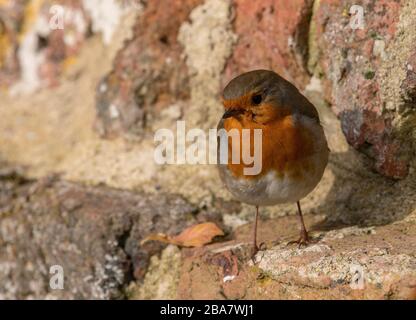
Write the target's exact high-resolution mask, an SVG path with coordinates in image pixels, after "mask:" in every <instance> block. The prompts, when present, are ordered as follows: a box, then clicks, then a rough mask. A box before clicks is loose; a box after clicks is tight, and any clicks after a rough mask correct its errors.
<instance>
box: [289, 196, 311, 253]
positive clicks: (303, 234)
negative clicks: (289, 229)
mask: <svg viewBox="0 0 416 320" xmlns="http://www.w3.org/2000/svg"><path fill="white" fill-rule="evenodd" d="M296 204H297V206H298V217H299V222H300V237H299V239H298V240H296V241H290V242H289V243H288V245H289V244H293V243H296V244H298V245H299V248H300V247H301V246H302V245H307V244H309V242H310V239H309V236H308V231H306V227H305V222H304V221H303V215H302V209H301V208H300V202H299V201H298V202H296Z"/></svg>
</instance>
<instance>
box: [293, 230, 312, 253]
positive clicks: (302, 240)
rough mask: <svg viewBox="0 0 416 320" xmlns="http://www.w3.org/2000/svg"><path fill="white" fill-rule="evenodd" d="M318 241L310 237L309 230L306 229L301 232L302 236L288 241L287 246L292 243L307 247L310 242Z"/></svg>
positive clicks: (299, 246)
mask: <svg viewBox="0 0 416 320" xmlns="http://www.w3.org/2000/svg"><path fill="white" fill-rule="evenodd" d="M315 242H316V241H314V240H312V239H311V238H309V235H308V232H306V231H302V232H301V233H300V237H299V239H298V240H294V241H289V242H288V243H287V246H289V245H292V244H297V245H298V248H299V249H300V248H301V247H302V246H305V247H307V246H308V245H309V244H311V243H315Z"/></svg>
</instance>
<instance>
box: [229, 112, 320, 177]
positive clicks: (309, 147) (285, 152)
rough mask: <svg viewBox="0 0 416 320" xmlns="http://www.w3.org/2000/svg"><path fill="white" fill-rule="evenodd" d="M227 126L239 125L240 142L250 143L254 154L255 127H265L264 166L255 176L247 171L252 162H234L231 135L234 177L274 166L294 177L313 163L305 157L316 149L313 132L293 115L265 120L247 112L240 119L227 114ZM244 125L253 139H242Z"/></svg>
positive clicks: (230, 150) (234, 127)
mask: <svg viewBox="0 0 416 320" xmlns="http://www.w3.org/2000/svg"><path fill="white" fill-rule="evenodd" d="M224 129H225V130H227V131H229V130H231V129H237V130H238V131H239V133H240V144H242V143H250V152H251V155H252V156H253V155H254V134H253V133H254V129H261V130H262V169H261V172H260V173H259V174H258V175H256V176H252V175H251V176H250V175H246V176H245V175H244V168H246V167H251V166H252V164H244V163H243V161H240V163H239V164H233V163H232V161H231V156H232V140H231V139H229V141H228V150H229V152H228V168H229V170H230V171H231V173H232V174H233V175H234V176H235V177H242V176H245V178H248V179H253V178H257V177H260V176H262V175H265V174H267V173H268V172H270V171H271V170H274V171H275V172H276V173H277V174H278V175H279V176H283V175H290V176H291V177H292V178H294V179H300V178H302V177H301V173H302V172H303V170H305V169H306V170H308V166H310V164H309V161H308V160H307V159H306V158H307V157H308V156H309V155H312V154H313V152H314V150H313V149H314V142H313V139H312V134H311V133H310V132H309V130H308V129H307V128H305V127H304V126H301V125H299V124H296V125H295V122H294V119H293V116H292V115H286V116H284V117H281V118H278V119H276V120H274V121H272V122H269V123H266V124H260V123H256V122H253V121H252V120H251V119H250V118H249V117H247V116H242V118H241V119H240V120H237V119H235V118H227V119H226V120H225V121H224ZM242 129H250V141H243V139H242V138H243V137H242V133H241V130H242ZM247 140H248V139H247ZM241 156H242V148H240V159H242V157H241ZM310 169H311V170H312V169H313V168H310Z"/></svg>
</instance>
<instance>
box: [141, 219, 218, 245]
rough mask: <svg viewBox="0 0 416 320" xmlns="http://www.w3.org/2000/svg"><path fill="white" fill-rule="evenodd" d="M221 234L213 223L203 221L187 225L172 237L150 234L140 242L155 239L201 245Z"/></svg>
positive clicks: (179, 243) (177, 243)
mask: <svg viewBox="0 0 416 320" xmlns="http://www.w3.org/2000/svg"><path fill="white" fill-rule="evenodd" d="M222 235H224V232H223V231H222V230H221V229H220V228H218V227H217V225H216V224H215V223H212V222H205V223H200V224H196V225H193V226H191V227H188V228H186V229H185V230H183V231H182V232H181V233H180V234H179V235H177V236H174V237H170V236H168V235H165V234H163V233H158V234H151V235H149V236H147V237H146V238H145V239H143V240H142V241H141V244H142V245H143V244H144V243H146V242H147V241H150V240H156V241H161V242H164V243H172V244H176V245H178V246H182V247H202V246H203V245H204V244H207V243H210V242H211V241H212V239H213V238H214V237H216V236H222Z"/></svg>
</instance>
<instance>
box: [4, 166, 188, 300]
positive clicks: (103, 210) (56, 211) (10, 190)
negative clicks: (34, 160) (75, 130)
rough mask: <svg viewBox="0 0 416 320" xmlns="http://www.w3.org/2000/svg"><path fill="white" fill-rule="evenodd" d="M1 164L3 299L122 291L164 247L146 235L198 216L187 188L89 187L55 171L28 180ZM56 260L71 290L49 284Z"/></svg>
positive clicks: (172, 229) (105, 296) (103, 295)
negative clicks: (180, 191)
mask: <svg viewBox="0 0 416 320" xmlns="http://www.w3.org/2000/svg"><path fill="white" fill-rule="evenodd" d="M2 170H3V171H2V172H1V175H0V178H1V181H0V201H1V202H0V217H1V220H0V282H1V283H2V286H1V288H0V297H1V298H2V299H15V298H45V297H48V298H84V299H85V298H88V299H91V298H95V299H108V298H122V297H124V296H125V289H126V287H127V286H128V285H129V283H130V281H132V280H134V279H137V280H141V279H142V278H143V276H144V274H145V271H146V270H147V265H148V262H149V258H150V256H152V255H155V254H156V253H158V252H159V251H160V250H161V249H162V248H163V245H161V244H159V243H157V242H149V243H148V244H146V245H144V246H141V247H140V246H139V243H140V240H141V239H143V237H144V236H146V235H148V234H149V233H155V232H166V233H168V234H176V233H178V232H179V231H181V230H182V229H183V228H184V227H185V226H188V225H189V224H190V223H192V222H195V221H196V220H195V218H194V214H195V213H196V210H195V207H193V206H192V205H190V204H189V203H187V202H186V201H185V200H183V199H182V198H181V197H180V196H176V195H162V194H159V195H158V196H155V197H152V196H148V195H146V194H135V193H131V192H126V191H119V190H115V189H110V188H107V187H95V188H92V187H84V186H81V185H77V184H73V183H68V182H63V181H59V180H56V178H52V177H51V178H44V179H42V180H40V181H37V182H33V181H26V180H25V179H24V178H22V177H21V176H19V174H18V173H16V172H15V171H13V170H6V169H4V168H2ZM162 259H163V255H162ZM52 265H60V266H62V267H63V270H64V274H65V282H64V290H52V289H50V288H49V278H50V275H49V268H50V267H51V266H52ZM152 265H154V264H152Z"/></svg>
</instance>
